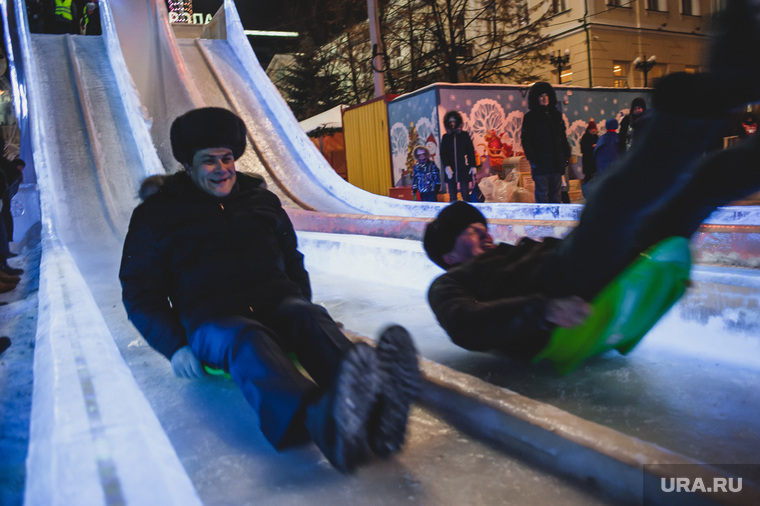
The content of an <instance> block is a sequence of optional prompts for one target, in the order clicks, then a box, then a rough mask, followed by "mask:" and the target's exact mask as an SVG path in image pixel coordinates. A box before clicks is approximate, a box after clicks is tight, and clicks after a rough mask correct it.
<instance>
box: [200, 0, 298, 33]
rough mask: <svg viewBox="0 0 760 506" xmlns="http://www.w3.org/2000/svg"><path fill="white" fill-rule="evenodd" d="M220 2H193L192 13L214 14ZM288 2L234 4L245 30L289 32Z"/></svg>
mask: <svg viewBox="0 0 760 506" xmlns="http://www.w3.org/2000/svg"><path fill="white" fill-rule="evenodd" d="M222 3H223V2H222V0H193V12H196V13H203V14H214V13H215V12H216V11H217V10H218V9H219V7H221V5H222ZM292 3H293V2H290V1H289V0H279V1H272V0H238V1H236V2H235V7H236V8H237V11H238V14H240V20H241V21H242V22H243V28H245V29H246V30H291V29H292V28H291V27H290V26H289V25H290V24H291V23H290V22H289V19H288V16H287V13H286V11H287V7H288V4H292Z"/></svg>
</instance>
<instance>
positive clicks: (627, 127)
mask: <svg viewBox="0 0 760 506" xmlns="http://www.w3.org/2000/svg"><path fill="white" fill-rule="evenodd" d="M646 110H647V102H646V100H644V99H643V98H642V97H636V98H634V99H633V100H632V101H631V110H630V112H629V113H628V114H626V116H625V117H624V118H623V119H622V120H621V121H620V130H619V131H618V146H619V147H620V152H621V153H625V152H626V151H628V150H629V149H631V146H632V145H633V137H634V134H635V133H636V128H637V126H638V121H639V120H640V119H641V118H642V116H644V113H646Z"/></svg>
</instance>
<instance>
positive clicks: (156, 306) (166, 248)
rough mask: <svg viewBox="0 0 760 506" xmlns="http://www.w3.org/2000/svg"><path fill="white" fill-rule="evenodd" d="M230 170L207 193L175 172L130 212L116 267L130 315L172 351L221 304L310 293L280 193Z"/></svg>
mask: <svg viewBox="0 0 760 506" xmlns="http://www.w3.org/2000/svg"><path fill="white" fill-rule="evenodd" d="M260 184H261V180H259V179H256V178H253V177H250V176H247V175H245V174H241V173H238V174H237V183H236V185H235V188H234V189H233V191H232V193H230V195H228V196H226V197H224V198H217V197H213V196H211V195H209V194H207V193H205V192H204V191H202V190H200V189H198V188H197V187H196V186H195V185H194V184H193V182H192V181H191V180H190V178H189V176H188V175H187V173H185V172H184V171H183V172H179V173H177V174H175V175H173V176H171V177H170V178H168V179H167V181H166V182H165V183H164V185H163V186H162V187H161V189H160V190H159V191H158V193H156V194H155V195H152V196H150V197H148V198H147V199H146V200H145V202H143V203H142V204H140V205H139V206H138V207H137V208H136V209H135V210H134V212H133V214H132V220H131V222H130V224H129V231H128V233H127V238H126V240H125V242H124V252H123V256H122V262H121V270H120V273H119V277H120V279H121V283H122V299H123V301H124V306H125V307H126V309H127V314H128V315H129V319H130V320H131V321H132V323H133V324H134V325H135V327H137V329H138V330H139V331H140V333H141V334H142V335H143V336H144V337H145V339H146V340H147V341H148V343H149V344H150V345H151V346H152V347H153V348H155V349H156V350H158V351H159V352H161V353H162V354H164V355H165V356H166V357H167V358H171V356H172V355H173V354H174V352H175V351H177V350H178V349H179V348H181V347H182V346H184V345H186V344H187V339H186V335H187V334H188V333H189V331H192V330H193V329H195V328H196V327H197V326H198V325H199V324H201V323H203V322H204V321H206V320H207V319H209V318H211V317H215V316H219V315H221V314H224V315H235V314H248V315H252V316H254V317H255V316H256V315H257V314H259V313H261V312H265V311H267V308H269V307H272V306H273V305H275V304H277V303H279V302H280V301H282V300H283V299H284V298H286V297H289V296H303V297H306V298H308V299H310V298H311V288H310V284H309V276H308V273H307V272H306V270H305V269H304V265H303V255H301V253H300V252H299V251H298V250H297V249H296V247H297V244H296V235H295V232H294V230H293V226H292V224H291V222H290V219H289V218H288V216H287V214H286V213H285V211H284V210H283V209H282V207H281V205H280V201H279V199H278V198H277V197H276V196H275V195H274V194H273V193H271V192H269V191H268V190H265V189H263V188H260V187H259V185H260Z"/></svg>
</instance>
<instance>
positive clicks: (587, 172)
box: [580, 119, 599, 185]
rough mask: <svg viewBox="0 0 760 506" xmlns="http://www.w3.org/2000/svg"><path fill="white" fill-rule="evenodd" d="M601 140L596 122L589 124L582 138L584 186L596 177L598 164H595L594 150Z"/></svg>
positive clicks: (592, 121)
mask: <svg viewBox="0 0 760 506" xmlns="http://www.w3.org/2000/svg"><path fill="white" fill-rule="evenodd" d="M598 140H599V129H598V128H597V127H596V123H594V120H593V119H592V120H591V121H589V122H588V126H587V127H586V131H585V132H584V133H583V136H582V137H581V141H580V145H581V157H582V158H581V160H582V163H583V184H584V185H585V184H588V183H590V182H591V180H592V179H594V176H596V164H595V163H594V148H595V147H596V143H597V141H598Z"/></svg>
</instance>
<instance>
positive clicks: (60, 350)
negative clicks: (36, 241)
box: [14, 0, 200, 505]
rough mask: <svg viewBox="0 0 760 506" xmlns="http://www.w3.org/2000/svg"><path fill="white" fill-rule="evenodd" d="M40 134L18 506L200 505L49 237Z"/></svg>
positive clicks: (32, 69)
mask: <svg viewBox="0 0 760 506" xmlns="http://www.w3.org/2000/svg"><path fill="white" fill-rule="evenodd" d="M14 14H15V16H16V18H15V21H16V23H17V24H18V26H19V32H20V33H19V40H20V44H21V45H22V47H21V48H20V49H21V53H22V54H23V55H24V57H25V62H26V72H27V75H26V79H27V84H28V86H27V89H26V90H16V92H18V93H22V92H25V93H26V96H27V98H28V103H29V109H30V110H31V111H35V110H39V108H40V99H39V97H38V96H37V95H36V89H37V87H36V86H35V84H36V83H37V82H39V75H38V66H37V62H35V61H34V54H33V52H32V51H31V39H30V34H29V31H28V24H27V21H26V9H25V6H24V3H23V2H22V1H21V0H16V1H15V3H14ZM106 24H107V23H106ZM122 95H123V94H122ZM143 126H144V125H143ZM47 128H48V126H47V125H43V124H41V121H40V116H38V115H34V114H32V115H31V116H30V130H31V132H30V135H31V137H32V146H33V157H34V162H35V168H36V169H37V172H38V173H37V176H38V181H39V187H40V189H41V192H40V207H41V216H42V220H41V221H42V232H41V235H42V237H41V239H42V260H41V275H40V289H39V293H38V297H39V307H40V309H39V314H38V323H37V335H36V344H35V353H34V392H33V397H32V413H31V423H30V437H29V451H28V455H27V463H26V469H27V472H26V475H27V479H26V484H25V491H24V495H25V500H24V502H25V504H29V505H58V504H60V505H69V504H85V503H87V504H94V503H93V501H97V498H101V501H100V504H106V505H109V504H125V503H129V504H177V505H186V504H189V505H193V504H200V499H199V498H198V495H197V492H196V491H195V489H194V487H193V485H192V483H191V481H190V479H189V477H188V476H187V474H186V472H185V470H184V468H183V467H182V465H181V464H180V462H179V459H178V457H177V455H176V453H175V452H174V449H173V447H172V446H171V443H170V442H169V440H168V437H167V436H166V434H165V432H164V431H163V429H162V427H161V425H160V423H159V422H158V419H157V418H156V416H155V414H154V413H153V410H152V409H151V407H150V405H149V403H148V402H147V400H146V399H145V397H144V395H143V394H142V392H141V391H140V389H139V388H138V386H137V384H136V382H135V380H134V378H133V377H132V374H131V372H130V371H129V368H128V367H127V366H126V364H125V363H124V360H123V358H122V357H121V354H120V353H119V351H118V349H117V347H116V345H115V342H114V339H113V338H112V336H111V335H110V331H109V329H108V326H107V325H106V323H105V321H104V320H103V317H102V315H101V313H100V311H99V309H98V307H97V304H96V303H95V301H94V299H93V296H92V294H91V292H90V290H89V287H88V286H87V284H86V282H85V281H84V278H83V277H82V275H81V273H80V272H79V270H78V269H77V267H76V265H75V263H74V260H73V258H72V257H71V254H70V253H69V251H68V249H67V248H66V247H65V246H64V245H63V244H61V242H60V240H59V239H58V238H57V236H56V233H55V227H54V225H53V216H52V212H53V209H54V201H55V195H54V192H53V189H52V188H50V175H49V173H48V171H50V170H53V168H52V167H51V166H50V160H51V157H50V155H49V153H48V149H49V147H48V146H47V145H46V144H45V142H44V132H45V131H46V130H47ZM115 392H118V395H114V393H115Z"/></svg>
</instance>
